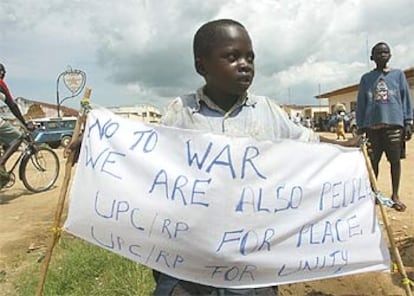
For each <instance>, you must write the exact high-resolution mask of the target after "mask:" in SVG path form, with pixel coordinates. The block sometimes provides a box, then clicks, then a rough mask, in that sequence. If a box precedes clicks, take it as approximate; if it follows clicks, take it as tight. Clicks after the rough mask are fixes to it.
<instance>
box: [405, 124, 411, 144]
mask: <svg viewBox="0 0 414 296" xmlns="http://www.w3.org/2000/svg"><path fill="white" fill-rule="evenodd" d="M412 134H413V131H412V129H411V124H406V125H405V126H404V136H405V140H406V141H409V140H411V136H412Z"/></svg>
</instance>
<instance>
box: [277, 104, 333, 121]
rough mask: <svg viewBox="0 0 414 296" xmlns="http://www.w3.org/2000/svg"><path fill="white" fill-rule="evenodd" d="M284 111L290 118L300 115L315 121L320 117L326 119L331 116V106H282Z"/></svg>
mask: <svg viewBox="0 0 414 296" xmlns="http://www.w3.org/2000/svg"><path fill="white" fill-rule="evenodd" d="M281 107H282V109H283V110H285V111H286V113H287V114H288V115H289V117H290V118H293V117H295V116H296V114H297V113H299V114H300V116H301V117H302V118H306V117H309V118H311V119H312V120H314V121H318V120H319V117H322V119H326V118H327V117H328V114H329V106H327V105H288V104H286V105H282V106H281Z"/></svg>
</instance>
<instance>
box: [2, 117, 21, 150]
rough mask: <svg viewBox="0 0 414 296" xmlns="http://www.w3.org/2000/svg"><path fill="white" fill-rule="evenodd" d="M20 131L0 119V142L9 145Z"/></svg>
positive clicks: (17, 136)
mask: <svg viewBox="0 0 414 296" xmlns="http://www.w3.org/2000/svg"><path fill="white" fill-rule="evenodd" d="M21 134H22V133H21V132H20V131H19V130H18V129H17V128H15V127H14V126H13V125H12V124H10V123H8V122H7V121H2V120H1V121H0V143H3V144H6V145H7V146H9V145H10V144H11V143H12V142H13V141H14V140H16V139H18V138H19V137H20V136H21Z"/></svg>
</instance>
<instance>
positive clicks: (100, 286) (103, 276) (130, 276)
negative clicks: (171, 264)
mask: <svg viewBox="0 0 414 296" xmlns="http://www.w3.org/2000/svg"><path fill="white" fill-rule="evenodd" d="M40 265H41V264H37V265H36V266H30V267H29V268H27V269H25V270H24V271H23V272H22V273H20V274H19V275H18V276H17V278H16V281H15V282H14V284H15V286H16V288H17V291H18V293H19V295H22V296H26V295H35V291H36V286H37V283H38V280H39V270H40ZM153 289H154V282H153V279H152V272H151V270H150V269H148V268H146V267H144V266H142V265H140V264H138V263H136V262H133V261H131V260H129V259H126V258H123V257H121V256H119V255H116V254H114V253H111V252H109V251H107V250H104V249H101V248H99V247H96V246H94V245H91V244H89V243H87V242H84V241H82V240H80V239H76V238H73V237H71V236H69V235H63V236H62V238H61V240H60V242H59V244H58V245H57V246H56V247H55V249H54V251H53V256H52V260H51V264H50V266H49V270H48V274H47V279H46V283H45V286H44V290H43V295H44V296H48V295H50V296H58V295H71V296H85V295H90V296H94V295H96V296H98V295H99V296H107V295H108V296H109V295H111V296H112V295H121V296H128V295H139V296H144V295H151V293H152V291H153Z"/></svg>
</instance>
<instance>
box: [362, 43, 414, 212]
mask: <svg viewBox="0 0 414 296" xmlns="http://www.w3.org/2000/svg"><path fill="white" fill-rule="evenodd" d="M390 58H391V51H390V47H389V46H388V44H387V43H385V42H379V43H377V44H376V45H375V46H374V47H373V48H372V50H371V60H372V61H374V62H375V64H376V68H375V69H374V70H372V71H370V72H368V73H365V74H364V75H363V76H362V77H361V81H360V84H359V91H358V100H357V109H356V120H357V126H358V133H359V134H362V133H366V135H367V137H368V139H369V142H370V143H371V145H372V152H371V153H370V158H371V163H372V167H373V169H374V172H375V176H376V177H378V164H379V162H380V160H381V156H382V154H383V152H385V154H386V156H387V159H388V161H389V162H390V167H391V181H392V196H391V199H392V200H393V201H394V205H393V208H394V209H395V210H397V211H400V212H403V211H405V209H406V206H405V205H404V203H402V202H401V201H400V198H399V196H398V190H399V185H400V176H401V162H400V158H404V157H405V156H404V154H402V153H401V150H402V147H404V141H408V140H410V139H411V134H412V124H413V109H412V105H411V98H410V92H409V87H408V83H407V80H406V78H405V75H404V73H403V72H402V71H401V70H399V69H391V68H389V67H388V66H387V63H388V61H389V60H390Z"/></svg>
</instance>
